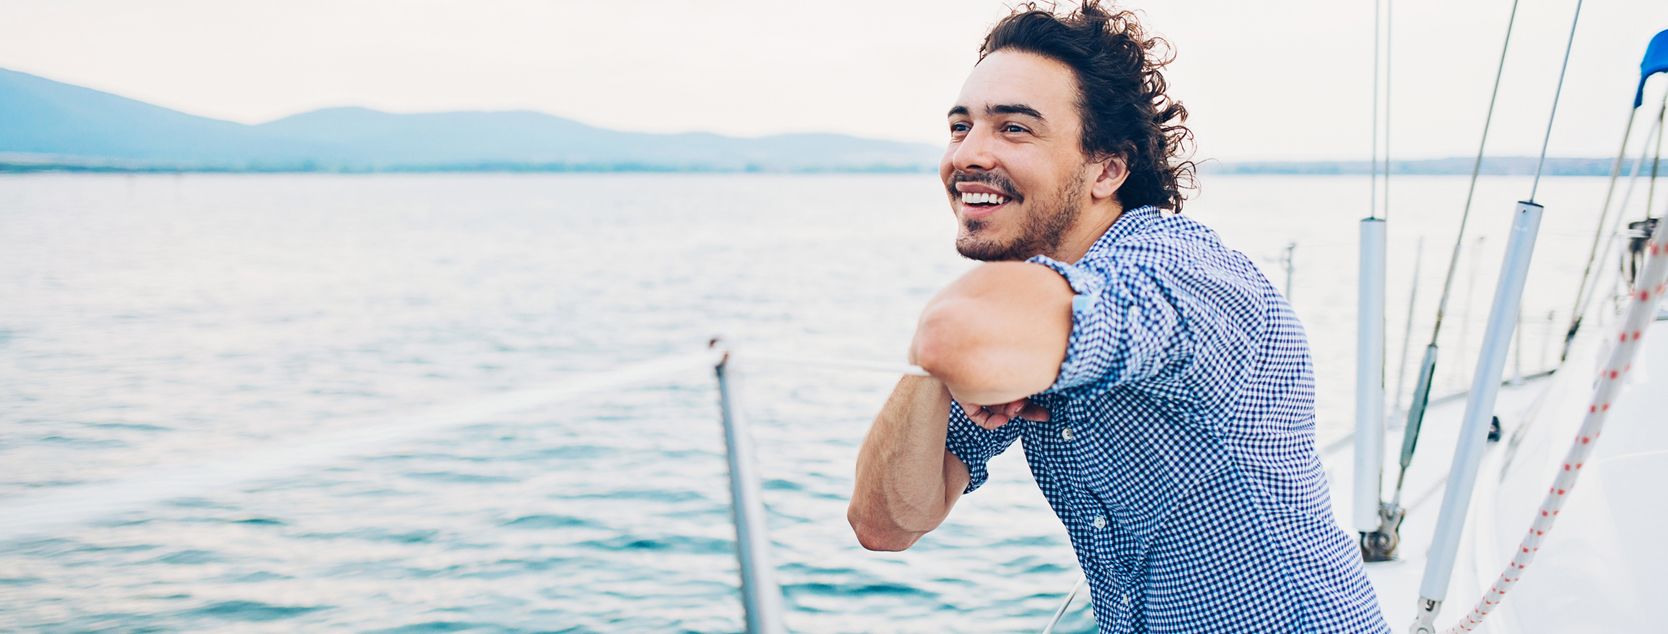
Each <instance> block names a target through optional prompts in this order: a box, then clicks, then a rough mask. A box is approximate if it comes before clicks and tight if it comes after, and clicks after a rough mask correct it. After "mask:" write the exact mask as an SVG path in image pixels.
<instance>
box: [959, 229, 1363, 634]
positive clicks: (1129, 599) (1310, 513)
mask: <svg viewBox="0 0 1668 634" xmlns="http://www.w3.org/2000/svg"><path fill="white" fill-rule="evenodd" d="M1029 261H1030V262H1035V263H1038V264H1042V265H1044V266H1047V267H1049V268H1050V269H1053V270H1054V271H1056V272H1058V273H1059V274H1060V275H1061V276H1063V277H1064V278H1065V279H1066V281H1067V282H1068V283H1069V284H1070V285H1071V288H1072V291H1073V292H1074V293H1075V297H1074V298H1073V301H1072V329H1071V340H1070V343H1069V344H1068V347H1067V349H1066V359H1065V362H1064V363H1063V364H1062V365H1061V368H1060V375H1059V379H1058V380H1057V381H1056V382H1055V384H1054V385H1053V386H1052V387H1050V388H1048V390H1046V391H1044V392H1043V393H1041V394H1038V395H1036V396H1033V397H1031V400H1032V402H1034V403H1036V404H1038V405H1041V406H1042V407H1044V408H1046V409H1047V410H1048V411H1049V414H1050V418H1051V419H1052V420H1050V421H1047V422H1030V421H1014V422H1010V423H1008V424H1006V425H1003V426H1001V427H998V428H997V429H995V430H986V429H984V428H981V427H979V426H977V425H975V424H974V423H973V422H972V421H971V420H969V419H968V418H967V415H966V414H965V413H964V412H963V411H962V410H961V407H960V405H956V406H954V407H952V408H951V411H950V423H949V436H948V439H947V441H946V445H947V446H948V448H949V450H950V451H951V452H953V453H955V455H956V456H958V457H960V458H961V460H962V462H965V463H967V467H968V470H969V471H970V472H971V473H972V482H971V483H970V484H968V486H967V491H968V492H972V491H973V490H974V489H977V488H979V486H980V485H982V484H984V482H985V479H986V478H987V477H988V473H987V472H986V468H985V467H986V462H988V461H989V460H990V458H991V457H992V456H994V455H996V454H998V453H1001V452H1002V451H1003V450H1005V449H1007V448H1008V446H1009V445H1012V444H1013V441H1014V439H1016V438H1019V439H1022V440H1023V442H1024V446H1025V458H1026V460H1027V461H1028V462H1030V464H1031V473H1032V475H1034V476H1035V477H1036V481H1037V484H1038V485H1039V486H1040V487H1042V492H1043V495H1044V496H1045V497H1047V498H1048V503H1049V505H1050V506H1052V507H1054V512H1055V513H1056V514H1058V515H1059V516H1060V520H1061V521H1062V522H1064V523H1065V526H1066V532H1067V534H1068V535H1069V536H1070V538H1071V543H1072V546H1073V547H1074V548H1075V549H1076V551H1077V560H1078V563H1079V564H1080V565H1082V567H1083V571H1084V574H1085V575H1086V576H1087V577H1088V580H1089V588H1090V592H1091V595H1092V597H1093V600H1094V611H1095V617H1096V621H1097V623H1098V624H1099V627H1100V629H1101V631H1103V632H1155V633H1156V632H1389V631H1390V629H1389V627H1388V626H1387V625H1386V624H1385V622H1384V618H1383V615H1382V613H1381V612H1380V611H1379V606H1378V600H1377V598H1376V596H1375V594H1374V592H1373V588H1372V586H1371V585H1370V584H1369V583H1368V581H1367V576H1366V574H1365V572H1364V571H1363V570H1362V564H1361V555H1360V551H1359V549H1358V547H1357V545H1356V542H1355V540H1354V539H1352V538H1351V536H1350V535H1348V534H1346V533H1345V532H1344V531H1343V529H1341V528H1340V527H1339V526H1338V524H1337V522H1336V520H1335V519H1334V518H1333V515H1332V506H1331V501H1330V498H1329V494H1328V491H1327V482H1326V473H1325V471H1324V470H1323V468H1322V466H1321V462H1320V458H1319V456H1318V455H1317V453H1316V450H1315V409H1314V398H1315V389H1314V371H1313V368H1312V367H1311V365H1310V360H1309V349H1308V344H1307V342H1306V340H1305V337H1304V333H1303V328H1302V326H1301V324H1299V323H1298V321H1297V317H1296V315H1295V314H1293V313H1292V310H1291V306H1290V305H1289V304H1288V303H1286V300H1285V298H1284V297H1282V296H1281V295H1280V293H1279V292H1278V291H1276V290H1275V288H1274V286H1273V285H1272V284H1270V283H1269V282H1268V280H1267V279H1266V278H1264V277H1263V275H1262V273H1261V272H1259V271H1258V270H1257V268H1256V266H1254V265H1253V264H1252V263H1251V261H1250V260H1249V259H1247V258H1246V257H1245V255H1244V254H1241V253H1239V252H1237V251H1234V250H1232V249H1229V248H1227V247H1225V246H1223V245H1222V243H1221V241H1220V240H1219V239H1218V238H1217V236H1216V234H1215V232H1213V231H1211V230H1210V229H1208V228H1206V227H1205V226H1204V225H1201V224H1199V223H1198V222H1195V221H1193V220H1191V219H1189V218H1186V217H1184V216H1179V215H1171V214H1168V213H1164V212H1160V211H1159V210H1158V209H1156V208H1153V207H1142V208H1139V209H1133V210H1129V211H1127V212H1126V213H1124V214H1123V216H1122V217H1121V218H1119V219H1118V221H1117V222H1115V223H1113V224H1112V228H1111V229H1110V230H1108V231H1107V232H1106V235H1104V236H1102V237H1101V238H1100V239H1099V240H1098V241H1097V242H1096V243H1095V244H1094V246H1092V247H1090V248H1089V251H1088V253H1087V254H1086V255H1085V256H1084V257H1083V259H1082V260H1081V261H1079V262H1077V263H1075V264H1066V263H1062V262H1059V261H1056V260H1053V259H1050V258H1047V257H1044V256H1037V257H1034V258H1031V259H1030V260H1029Z"/></svg>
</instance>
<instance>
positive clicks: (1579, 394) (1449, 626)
mask: <svg viewBox="0 0 1668 634" xmlns="http://www.w3.org/2000/svg"><path fill="white" fill-rule="evenodd" d="M1513 10H1514V13H1515V7H1514V9H1513ZM1575 15H1576V17H1575V18H1573V19H1572V25H1571V42H1572V43H1573V37H1574V32H1575V31H1574V29H1575V25H1576V24H1578V23H1579V16H1580V4H1579V3H1578V4H1577V6H1576V13H1575ZM1510 28H1511V27H1510V25H1509V24H1508V27H1507V29H1508V36H1507V41H1508V43H1509V41H1510V35H1509V31H1510ZM1567 61H1568V49H1567V48H1566V52H1565V63H1566V66H1567ZM1503 65H1504V50H1502V66H1503ZM1640 70H1641V72H1640V77H1639V84H1638V88H1637V90H1636V92H1635V94H1634V95H1633V108H1632V109H1631V110H1630V115H1629V118H1628V124H1627V125H1626V126H1625V129H1624V136H1623V143H1622V149H1621V150H1620V151H1619V152H1618V154H1617V156H1616V158H1615V161H1614V163H1613V166H1612V169H1611V179H1610V185H1609V188H1608V190H1607V191H1608V195H1607V197H1606V200H1605V202H1604V204H1603V208H1602V213H1601V214H1600V216H1601V217H1600V221H1599V223H1598V230H1597V233H1596V234H1595V239H1594V245H1593V246H1594V248H1593V250H1592V251H1591V253H1590V255H1589V263H1588V266H1587V273H1588V275H1587V276H1584V279H1583V282H1582V288H1581V289H1579V290H1578V291H1577V299H1576V305H1575V308H1574V310H1573V317H1572V320H1571V325H1570V329H1569V333H1568V336H1567V337H1566V342H1565V350H1564V354H1563V355H1562V361H1561V363H1560V364H1559V365H1558V366H1557V367H1556V368H1555V369H1554V370H1553V371H1552V372H1550V373H1547V374H1544V375H1541V376H1539V377H1535V378H1531V379H1528V380H1517V381H1509V382H1508V381H1504V380H1503V379H1504V377H1503V376H1502V375H1503V371H1504V362H1505V359H1506V353H1507V348H1508V347H1509V346H1510V344H1511V341H1510V337H1511V334H1512V330H1513V327H1514V325H1515V324H1514V320H1515V316H1516V315H1517V311H1518V306H1519V303H1520V301H1519V300H1520V299H1521V296H1522V290H1523V286H1524V284H1525V283H1526V280H1525V279H1524V277H1525V275H1526V272H1527V269H1528V263H1529V256H1530V255H1531V254H1532V252H1533V247H1534V240H1535V237H1536V236H1535V234H1536V233H1537V231H1538V225H1539V216H1540V213H1541V211H1542V210H1541V208H1540V205H1538V204H1536V203H1535V202H1534V194H1533V191H1531V194H1530V197H1529V199H1528V200H1526V201H1520V202H1518V203H1517V210H1516V213H1515V214H1514V224H1513V228H1512V244H1511V246H1510V247H1509V248H1508V250H1507V254H1506V261H1505V262H1504V264H1503V266H1502V270H1501V274H1500V280H1499V283H1498V286H1497V289H1496V293H1495V301H1494V306H1493V309H1492V311H1491V313H1490V319H1489V321H1490V324H1489V334H1488V336H1487V337H1488V338H1487V340H1486V343H1485V346H1484V351H1483V355H1482V358H1481V359H1479V361H1478V364H1477V371H1476V376H1475V377H1474V380H1473V384H1472V387H1471V390H1470V391H1469V392H1468V393H1467V394H1466V395H1465V396H1466V398H1464V399H1463V400H1461V399H1450V400H1447V401H1445V402H1427V401H1426V399H1427V398H1428V393H1429V375H1430V372H1431V370H1432V366H1433V365H1434V359H1435V357H1436V343H1435V341H1436V340H1435V337H1434V335H1433V337H1432V343H1431V346H1430V348H1429V349H1428V350H1427V353H1426V355H1425V361H1424V367H1423V368H1422V370H1421V378H1420V381H1419V384H1418V386H1417V387H1416V388H1415V394H1414V401H1413V406H1412V407H1411V408H1410V410H1409V418H1408V420H1407V425H1406V426H1405V427H1404V429H1403V431H1404V442H1403V443H1401V445H1400V446H1399V447H1394V446H1392V447H1386V446H1385V443H1384V435H1385V427H1386V425H1385V416H1384V409H1383V396H1382V387H1377V388H1376V389H1377V390H1378V393H1376V394H1375V393H1374V390H1375V386H1374V385H1373V383H1374V382H1375V381H1377V382H1379V383H1380V384H1381V383H1382V370H1378V371H1376V372H1375V371H1374V368H1373V367H1372V365H1373V364H1380V363H1382V354H1376V355H1375V354H1372V353H1371V351H1372V350H1374V349H1375V346H1382V336H1383V333H1382V328H1381V327H1380V328H1378V329H1377V330H1375V328H1374V327H1372V326H1371V325H1369V323H1370V322H1375V321H1376V322H1378V323H1382V319H1383V312H1382V310H1383V305H1384V304H1383V301H1382V292H1383V291H1382V288H1383V287H1382V270H1383V262H1382V227H1373V226H1369V224H1368V223H1367V222H1365V221H1364V223H1363V232H1362V236H1363V251H1362V253H1363V256H1362V258H1363V259H1362V262H1363V267H1362V276H1363V278H1362V287H1361V288H1362V300H1361V307H1362V310H1363V315H1362V319H1363V327H1362V329H1361V333H1362V343H1361V346H1360V348H1359V349H1360V350H1362V351H1363V353H1364V354H1363V355H1362V357H1363V358H1362V359H1361V364H1362V366H1361V367H1362V383H1361V384H1360V385H1359V386H1358V388H1359V389H1358V391H1357V395H1358V402H1359V405H1358V410H1357V411H1358V417H1357V428H1356V431H1355V437H1354V439H1353V440H1354V441H1355V442H1354V443H1353V447H1354V449H1355V451H1354V452H1343V451H1337V452H1334V453H1333V454H1332V455H1329V456H1327V459H1328V466H1329V469H1328V475H1329V477H1330V478H1331V482H1332V490H1333V499H1334V504H1335V508H1336V511H1337V514H1338V517H1339V519H1340V522H1341V523H1343V524H1344V525H1346V526H1351V525H1353V526H1355V527H1356V528H1357V529H1358V530H1359V531H1360V532H1361V534H1362V548H1363V554H1364V557H1365V559H1367V560H1368V564H1367V572H1368V575H1369V577H1370V578H1371V579H1372V582H1373V585H1374V586H1375V588H1376V589H1377V591H1378V594H1379V599H1380V605H1381V606H1383V608H1384V609H1385V610H1386V613H1387V617H1389V620H1390V622H1391V623H1392V624H1398V623H1406V622H1407V620H1408V617H1409V616H1411V617H1412V618H1411V620H1412V621H1413V623H1412V625H1411V629H1410V630H1409V631H1411V632H1414V633H1416V634H1424V633H1427V632H1437V631H1444V632H1474V631H1475V632H1485V631H1486V632H1529V631H1535V632H1540V631H1552V632H1562V631H1595V632H1597V631H1604V632H1642V631H1660V628H1661V627H1662V624H1663V623H1668V605H1665V604H1663V603H1662V602H1661V601H1657V600H1655V597H1654V596H1653V594H1654V593H1653V591H1652V590H1651V589H1652V588H1654V587H1655V585H1656V584H1655V583H1653V582H1654V581H1655V579H1656V576H1657V575H1658V574H1659V572H1660V571H1661V570H1663V569H1664V568H1668V554H1664V552H1663V550H1662V549H1661V548H1658V547H1657V544H1656V542H1655V540H1654V537H1655V528H1656V527H1659V526H1662V525H1664V522H1668V504H1664V503H1663V501H1664V499H1665V498H1663V497H1662V494H1661V493H1660V491H1659V490H1657V489H1656V487H1657V486H1658V484H1657V483H1660V482H1665V481H1668V428H1665V427H1663V426H1662V425H1660V424H1658V423H1660V422H1661V421H1662V420H1663V414H1662V412H1661V410H1662V405H1663V401H1662V399H1661V397H1660V395H1661V394H1663V393H1668V312H1664V311H1663V310H1662V309H1661V308H1660V307H1661V306H1662V303H1661V301H1660V295H1661V293H1662V292H1663V291H1664V290H1665V288H1668V287H1665V285H1664V284H1665V281H1664V278H1665V276H1668V231H1664V229H1665V228H1668V227H1665V226H1664V225H1661V224H1658V223H1656V222H1655V220H1654V219H1647V220H1642V221H1638V222H1634V223H1631V224H1630V225H1629V230H1628V233H1626V234H1623V233H1621V232H1618V231H1617V228H1618V227H1617V225H1618V224H1619V222H1620V220H1621V219H1622V216H1623V213H1622V210H1623V209H1625V208H1626V207H1627V201H1628V200H1629V198H1630V197H1631V192H1632V191H1633V185H1634V184H1635V183H1636V181H1637V179H1638V177H1639V175H1640V166H1641V164H1643V163H1644V162H1645V154H1644V152H1643V151H1642V152H1641V154H1640V155H1639V157H1638V159H1637V160H1635V161H1634V162H1633V169H1632V176H1631V177H1630V178H1629V179H1628V188H1627V192H1628V193H1627V194H1626V195H1624V196H1623V198H1622V203H1621V204H1620V205H1618V206H1617V207H1616V208H1615V212H1616V213H1615V220H1611V218H1610V215H1611V214H1610V212H1611V211H1612V206H1611V202H1612V199H1613V194H1614V193H1615V191H1616V186H1617V180H1618V176H1619V175H1620V172H1621V168H1622V165H1623V163H1624V158H1625V156H1626V152H1627V149H1628V140H1629V139H1628V137H1629V135H1630V133H1631V132H1632V129H1633V122H1634V119H1635V116H1634V114H1635V113H1637V112H1639V110H1640V109H1641V107H1642V106H1643V105H1644V94H1645V87H1646V83H1647V81H1648V80H1649V79H1650V78H1651V77H1652V76H1653V75H1655V74H1658V73H1664V72H1668V30H1665V31H1662V32H1661V33H1658V34H1657V35H1656V36H1655V37H1654V38H1653V39H1652V40H1651V42H1650V44H1649V45H1648V46H1647V47H1646V53H1645V56H1644V59H1643V61H1642V63H1641V66H1640ZM1561 73H1562V71H1561ZM1562 81H1563V77H1562V74H1560V78H1559V83H1560V89H1561V86H1562ZM1497 93H1498V78H1497V80H1496V94H1497ZM1555 100H1556V97H1555ZM1490 110H1491V115H1492V110H1493V104H1492V103H1491V105H1490ZM1665 110H1668V98H1665V99H1664V101H1663V104H1662V105H1661V106H1659V107H1658V108H1657V109H1656V113H1655V114H1656V116H1655V117H1654V119H1655V121H1654V123H1653V125H1652V126H1651V128H1650V131H1649V132H1647V133H1646V134H1645V135H1644V136H1645V142H1644V143H1643V144H1642V145H1643V146H1644V148H1645V151H1648V150H1649V149H1650V148H1651V147H1653V146H1654V147H1656V148H1660V143H1654V144H1653V143H1652V139H1653V137H1655V138H1658V139H1659V138H1660V135H1661V134H1662V121H1663V116H1664V114H1665ZM1553 112H1554V115H1553V117H1552V118H1555V116H1556V102H1555V103H1554V107H1553ZM1550 125H1551V121H1550V120H1549V122H1548V126H1549V133H1550ZM1485 126H1486V124H1485ZM1486 134H1487V132H1486V127H1485V132H1484V135H1485V136H1484V139H1485V143H1486ZM1658 151H1660V150H1659V149H1658ZM1481 157H1482V150H1481V148H1480V149H1479V154H1478V160H1479V165H1480V162H1481ZM1544 157H1545V146H1544V144H1543V147H1542V158H1543V160H1544ZM1652 165H1653V166H1654V165H1655V161H1653V162H1652ZM1655 176H1656V173H1655V170H1654V169H1652V174H1651V177H1652V178H1653V179H1654V178H1655ZM1538 182H1539V174H1538V173H1537V175H1536V183H1537V184H1538ZM1473 183H1475V174H1474V175H1473ZM1466 204H1467V213H1469V206H1470V201H1469V200H1468V201H1467V203H1466ZM1649 211H1650V210H1649V209H1647V212H1649ZM1462 217H1463V216H1462ZM1658 217H1660V215H1659V216H1658ZM1369 220H1374V219H1369ZM1463 222H1464V221H1463V220H1462V234H1463ZM1378 224H1382V221H1378ZM1617 244H1621V246H1622V248H1621V249H1619V250H1620V251H1621V253H1620V257H1616V258H1614V259H1612V258H1611V256H1610V255H1609V254H1610V253H1611V252H1612V251H1613V250H1617V249H1615V248H1614V247H1615V246H1616V245H1617ZM1601 247H1602V249H1601ZM1456 256H1457V249H1456ZM1642 262H1648V264H1644V265H1643V266H1642V265H1641V263H1642ZM1595 266H1596V267H1598V268H1597V269H1595ZM1595 270H1596V271H1597V272H1598V275H1597V276H1596V277H1595V276H1593V273H1595ZM1451 279H1452V278H1451V276H1450V280H1451ZM1601 280H1605V281H1609V282H1610V283H1609V284H1606V283H1604V282H1603V281H1601ZM1589 282H1591V283H1590V284H1589ZM1600 288H1617V289H1621V291H1620V292H1618V293H1614V295H1615V297H1613V298H1612V299H1615V300H1616V301H1612V302H1605V303H1603V304H1600V307H1599V308H1598V309H1594V308H1593V303H1594V302H1593V300H1594V298H1595V297H1599V296H1603V295H1606V293H1604V292H1601V291H1600V290H1598V289H1600ZM1375 294H1376V295H1377V297H1374V295H1375ZM1445 295H1446V293H1445ZM1445 301H1446V299H1444V303H1445ZM1437 323H1438V326H1437V327H1438V328H1440V323H1441V316H1440V309H1439V315H1438V320H1437ZM1375 338H1377V339H1376V340H1375ZM1421 432H1423V438H1421V437H1420V436H1421ZM1420 445H1423V446H1424V448H1425V450H1426V453H1431V452H1433V451H1442V450H1449V449H1451V450H1452V452H1453V457H1452V461H1451V463H1450V464H1448V465H1442V464H1440V463H1435V464H1432V463H1433V462H1434V461H1433V460H1431V458H1430V457H1426V460H1425V461H1424V464H1421V465H1418V468H1412V469H1410V468H1409V465H1410V462H1411V458H1412V456H1413V454H1414V453H1415V449H1416V448H1417V447H1418V446H1420ZM1384 465H1399V466H1400V473H1399V475H1398V476H1397V477H1396V478H1395V480H1396V484H1395V487H1394V490H1395V493H1394V495H1393V497H1392V498H1391V500H1389V501H1386V500H1384V496H1383V491H1382V488H1383V487H1382V486H1381V485H1382V482H1383V481H1384V480H1385V479H1386V478H1385V477H1384V476H1385V470H1384ZM1577 483H1579V484H1580V491H1579V493H1578V492H1577V491H1576V484H1577ZM1404 492H1405V493H1406V496H1405V497H1404ZM1404 500H1406V501H1407V502H1406V503H1405V504H1404V503H1403V501H1404ZM1508 597H1509V598H1508ZM1439 625H1440V626H1442V629H1439Z"/></svg>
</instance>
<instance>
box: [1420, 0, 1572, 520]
mask: <svg viewBox="0 0 1668 634" xmlns="http://www.w3.org/2000/svg"><path fill="white" fill-rule="evenodd" d="M1517 8H1518V0H1512V10H1511V13H1509V14H1508V15H1507V17H1506V36H1505V39H1504V41H1502V42H1501V43H1500V61H1499V63H1498V64H1496V66H1495V69H1494V87H1493V88H1492V89H1491V90H1490V91H1489V97H1488V112H1487V113H1486V114H1485V115H1484V117H1483V134H1482V138H1481V139H1480V140H1479V141H1478V142H1477V158H1476V159H1475V160H1474V161H1472V163H1471V184H1470V185H1469V186H1468V187H1467V188H1466V191H1465V207H1464V209H1463V211H1461V212H1460V225H1459V234H1458V235H1456V236H1454V248H1453V251H1452V253H1450V254H1449V256H1448V271H1447V273H1446V274H1445V275H1444V276H1443V280H1442V295H1441V299H1439V300H1437V304H1436V323H1435V324H1434V325H1432V326H1431V339H1430V343H1429V344H1428V345H1427V346H1426V347H1425V358H1424V361H1422V362H1421V367H1420V368H1419V380H1418V382H1417V383H1416V384H1415V386H1414V388H1413V389H1414V393H1413V399H1412V402H1411V403H1410V404H1409V407H1408V420H1407V426H1406V428H1405V429H1404V431H1403V436H1402V452H1401V461H1400V467H1401V472H1400V473H1399V474H1398V475H1397V477H1396V492H1395V495H1394V498H1393V499H1394V500H1396V502H1393V503H1392V506H1398V507H1399V506H1400V500H1401V497H1402V483H1403V481H1404V480H1405V478H1406V477H1407V468H1408V466H1409V465H1411V464H1412V460H1413V452H1414V449H1415V447H1416V446H1417V443H1418V439H1419V425H1420V423H1421V422H1423V420H1424V416H1425V407H1426V406H1427V405H1428V404H1429V402H1430V388H1431V383H1432V382H1434V381H1435V380H1436V376H1435V374H1436V357H1437V352H1438V350H1439V346H1438V345H1437V338H1438V336H1439V335H1441V334H1442V319H1443V317H1444V316H1445V315H1446V314H1447V312H1448V300H1449V299H1450V298H1451V297H1452V296H1453V290H1454V273H1455V272H1456V271H1458V270H1459V258H1460V251H1461V250H1462V249H1463V248H1464V246H1465V229H1466V225H1467V224H1468V223H1469V222H1470V220H1471V205H1472V202H1473V201H1474V200H1475V198H1476V193H1477V178H1478V176H1479V175H1481V174H1482V168H1483V156H1484V153H1485V150H1486V149H1487V147H1488V133H1489V130H1490V129H1491V128H1492V127H1493V125H1494V110H1495V106H1496V105H1497V104H1498V103H1499V98H1500V79H1501V77H1502V76H1504V75H1505V72H1506V54H1507V52H1508V51H1510V50H1511V45H1512V30H1513V26H1514V25H1515V24H1516V23H1517ZM1543 153H1544V152H1543ZM1398 398H1400V397H1398Z"/></svg>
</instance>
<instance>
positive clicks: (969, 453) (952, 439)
mask: <svg viewBox="0 0 1668 634" xmlns="http://www.w3.org/2000/svg"><path fill="white" fill-rule="evenodd" d="M1023 424H1025V423H1024V422H1022V421H1014V422H1010V423H1008V424H1006V425H1003V426H1001V427H997V428H996V429H985V428H983V427H980V426H979V425H978V423H975V422H973V419H971V418H968V417H967V412H964V411H962V409H961V403H957V402H955V401H951V402H950V428H949V433H948V434H946V435H945V436H944V448H945V449H948V450H950V453H952V454H955V456H956V457H957V458H960V459H961V461H962V464H965V465H967V474H968V475H969V476H971V479H969V480H968V482H967V489H966V490H964V491H962V493H963V494H967V493H972V492H973V491H974V490H975V489H978V488H979V487H981V486H983V485H984V483H985V480H987V479H989V478H990V473H989V471H988V470H987V469H986V464H988V463H989V462H990V459H991V458H994V457H996V455H997V454H1000V453H1002V452H1003V451H1006V450H1007V449H1008V447H1009V446H1012V445H1013V444H1014V439H1015V438H1018V437H1019V426H1020V425H1023Z"/></svg>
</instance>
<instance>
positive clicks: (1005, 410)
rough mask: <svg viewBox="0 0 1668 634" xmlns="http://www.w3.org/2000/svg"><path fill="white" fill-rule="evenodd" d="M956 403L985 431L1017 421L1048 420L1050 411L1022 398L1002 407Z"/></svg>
mask: <svg viewBox="0 0 1668 634" xmlns="http://www.w3.org/2000/svg"><path fill="white" fill-rule="evenodd" d="M956 402H957V403H958V404H960V405H961V409H962V411H963V412H966V413H967V417H968V418H970V419H972V420H973V423H974V424H976V425H978V426H980V427H983V428H985V429H996V428H997V427H1001V426H1003V425H1006V424H1008V422H1009V421H1013V420H1016V419H1024V420H1029V421H1045V420H1048V410H1046V409H1043V407H1042V406H1041V405H1037V404H1036V403H1032V402H1031V401H1030V399H1023V398H1022V399H1019V400H1017V401H1014V402H1011V403H1002V404H1000V405H974V404H972V403H964V402H961V401H956Z"/></svg>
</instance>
